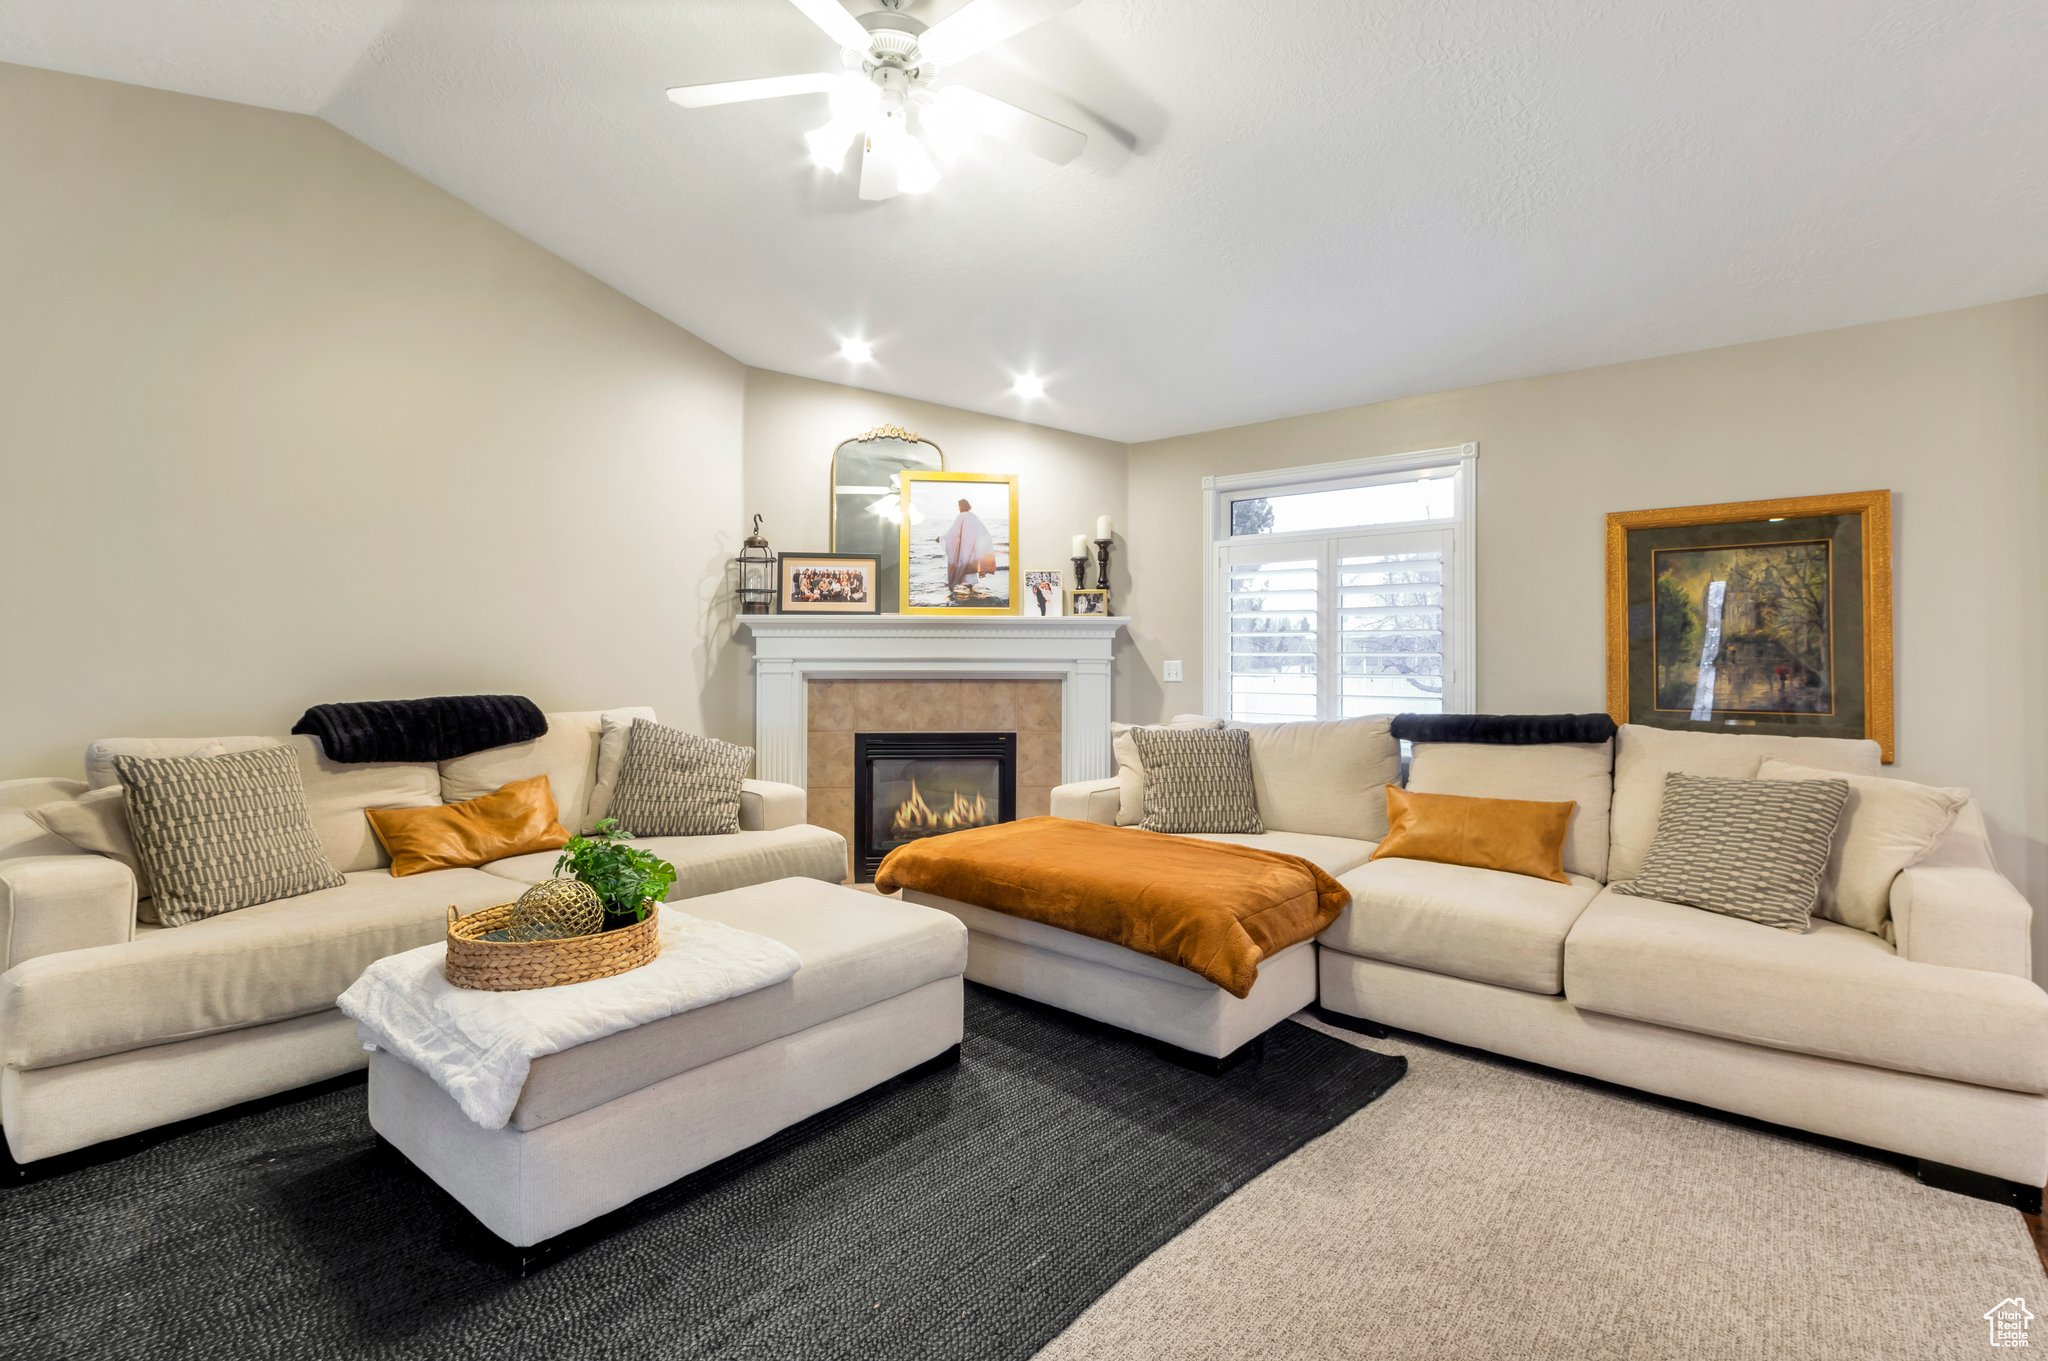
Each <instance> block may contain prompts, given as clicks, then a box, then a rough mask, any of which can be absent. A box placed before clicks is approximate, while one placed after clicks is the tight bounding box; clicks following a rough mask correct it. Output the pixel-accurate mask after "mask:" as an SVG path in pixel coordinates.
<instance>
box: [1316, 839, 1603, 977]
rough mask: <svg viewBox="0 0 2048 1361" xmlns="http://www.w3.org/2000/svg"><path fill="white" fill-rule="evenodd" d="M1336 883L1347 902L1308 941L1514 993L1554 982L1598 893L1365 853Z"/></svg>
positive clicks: (1578, 883) (1581, 886)
mask: <svg viewBox="0 0 2048 1361" xmlns="http://www.w3.org/2000/svg"><path fill="white" fill-rule="evenodd" d="M1337 882H1339V883H1341V884H1342V885H1344V887H1346V888H1348V889H1350V890H1351V906H1349V907H1347V908H1345V909H1344V912H1343V914H1342V915H1341V916H1339V917H1338V918H1337V920H1336V921H1334V922H1332V923H1331V924H1330V926H1329V928H1328V929H1327V930H1325V931H1324V932H1323V934H1322V935H1320V936H1318V937H1317V938H1316V939H1317V940H1319V941H1320V942H1322V944H1324V945H1326V946H1328V947H1330V948H1331V949H1334V950H1342V951H1344V952H1345V953H1346V954H1353V955H1364V956H1365V957H1367V958H1369V959H1383V960H1386V961H1387V962H1388V963H1390V964H1405V965H1407V966H1408V967H1409V968H1413V969H1427V970H1429V971H1430V972H1431V973H1440V974H1449V975H1450V976H1452V977H1453V978H1468V979H1471V980H1472V981H1473V982H1475V983H1492V984H1495V985H1497V986H1499V987H1503V988H1517V989H1520V990H1521V991H1523V992H1537V993H1545V994H1554V993H1558V992H1561V991H1563V990H1564V941H1565V936H1566V934H1567V933H1568V932H1570V930H1571V929H1572V923H1573V922H1575V921H1577V920H1578V916H1579V913H1580V912H1582V911H1584V910H1585V907H1586V904H1587V903H1589V902H1591V901H1592V900H1593V895H1594V894H1596V893H1598V892H1599V891H1600V885H1599V884H1597V883H1595V882H1594V881H1593V880H1591V879H1588V878H1585V877H1584V876H1582V875H1574V876H1572V877H1571V879H1570V881H1569V882H1567V883H1562V884H1554V883H1551V882H1550V881H1549V880H1547V879H1532V878H1530V877H1529V876H1528V875H1526V874H1503V873H1502V872H1501V871H1499V870H1481V869H1473V868H1471V867H1469V866H1466V865H1438V864H1433V863H1431V862H1429V861H1425V860H1375V861H1373V862H1371V863H1370V864H1367V865H1362V866H1360V867H1359V868H1358V869H1355V870H1352V871H1351V872H1350V873H1349V874H1344V875H1340V876H1339V877H1338V880H1337Z"/></svg>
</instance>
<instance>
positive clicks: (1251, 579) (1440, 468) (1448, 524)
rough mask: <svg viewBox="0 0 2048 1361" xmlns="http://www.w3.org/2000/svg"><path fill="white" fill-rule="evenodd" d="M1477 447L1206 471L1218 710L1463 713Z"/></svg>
mask: <svg viewBox="0 0 2048 1361" xmlns="http://www.w3.org/2000/svg"><path fill="white" fill-rule="evenodd" d="M1478 452H1479V451H1478V448H1477V447H1476V446H1474V445H1469V444H1468V445H1465V446H1463V447H1462V448H1456V449H1436V450H1431V451H1429V452H1427V453H1420V454H1404V455H1399V456H1397V457H1395V458H1390V459H1364V460H1360V461H1358V462H1356V463H1349V464H1330V465H1325V466H1323V467H1317V468H1300V469H1295V470H1293V471H1291V472H1280V473H1262V474H1257V475H1254V476H1245V477H1218V478H1208V479H1205V480H1204V483H1203V486H1204V488H1205V490H1206V495H1205V500H1206V502H1207V506H1206V511H1205V513H1206V516H1207V535H1208V541H1209V545H1210V577H1209V590H1208V592H1207V601H1208V613H1207V621H1206V626H1205V635H1206V638H1207V647H1206V651H1207V654H1208V676H1209V684H1210V686H1211V687H1212V688H1211V689H1210V690H1209V696H1210V702H1211V703H1213V704H1214V705H1215V711H1216V712H1220V713H1222V714H1224V715H1226V716H1228V717H1229V718H1231V719H1233V720H1236V721H1239V722H1246V723H1275V722H1286V721H1288V720H1290V719H1309V718H1358V717H1362V716H1365V715H1369V714H1399V713H1427V714H1437V713H1457V712H1464V711H1469V710H1470V709H1471V707H1472V695H1473V685H1472V643H1471V626H1472V605H1471V601H1472V579H1471V578H1472V552H1471V524H1472V511H1471V508H1472V503H1473V471H1474V468H1475V467H1476V460H1477V458H1478Z"/></svg>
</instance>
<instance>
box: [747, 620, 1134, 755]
mask: <svg viewBox="0 0 2048 1361" xmlns="http://www.w3.org/2000/svg"><path fill="white" fill-rule="evenodd" d="M737 622H738V624H739V627H740V628H741V629H743V630H745V631H746V632H747V633H748V634H749V635H750V637H751V639H752V642H753V649H754V752H755V755H754V763H755V770H756V773H758V774H759V776H760V777H761V778H762V779H764V780H782V781H784V782H786V783H789V784H794V785H802V784H804V783H806V781H805V769H804V766H805V761H806V759H807V756H808V752H809V741H808V738H809V733H810V691H809V685H810V682H811V681H813V680H1057V681H1060V682H1062V684H1061V687H1060V693H1061V695H1062V696H1063V703H1062V712H1061V715H1060V767H1061V778H1062V779H1063V780H1068V781H1072V780H1092V779H1097V778H1099V777H1101V776H1104V775H1108V774H1110V773H1111V772H1112V771H1113V770H1114V769H1115V765H1114V763H1113V761H1112V759H1111V757H1110V751H1109V712H1110V662H1111V659H1112V657H1113V655H1114V649H1115V645H1116V636H1117V634H1118V633H1120V632H1122V631H1123V628H1124V625H1125V624H1126V623H1127V622H1128V621H1127V620H1124V619H1122V618H1118V617H1116V616H1114V615H1110V616H1100V615H1077V616H1074V617H1071V618H1060V619H1033V618H1031V617H1029V616H1026V615H1014V614H987V615H966V616H947V615H917V614H754V615H743V616H741V617H740V619H739V620H738V621H737Z"/></svg>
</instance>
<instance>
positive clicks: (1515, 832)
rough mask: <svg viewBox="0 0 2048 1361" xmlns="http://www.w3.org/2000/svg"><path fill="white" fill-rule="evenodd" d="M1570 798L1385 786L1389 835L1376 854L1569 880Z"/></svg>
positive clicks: (1377, 857)
mask: <svg viewBox="0 0 2048 1361" xmlns="http://www.w3.org/2000/svg"><path fill="white" fill-rule="evenodd" d="M1572 812H1573V808H1572V805H1571V804H1569V803H1537V802H1534V801H1532V800H1527V799H1475V798H1468V797H1467V796H1465V795H1463V794H1424V793H1421V792H1420V791H1417V790H1411V789H1401V788H1399V787H1397V786H1395V785H1388V786H1387V836H1386V839H1385V840H1384V841H1382V842H1380V844H1379V845H1378V846H1376V847H1374V848H1373V853H1372V858H1373V859H1375V860H1384V859H1396V860H1430V861H1434V862H1436V863H1437V864H1440V865H1468V866H1470V867H1471V868H1473V869H1479V870H1500V871H1502V872H1503V873H1506V874H1526V875H1528V876H1529V877H1531V878H1533V879H1548V880H1549V881H1550V882H1551V883H1553V884H1563V883H1568V882H1570V881H1569V880H1568V879H1567V878H1566V877H1565V872H1564V838H1565V833H1566V832H1567V831H1568V830H1570V828H1571V822H1572Z"/></svg>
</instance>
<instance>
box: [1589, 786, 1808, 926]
mask: <svg viewBox="0 0 2048 1361" xmlns="http://www.w3.org/2000/svg"><path fill="white" fill-rule="evenodd" d="M1848 801H1849V783H1848V781H1846V780H1730V779H1721V778H1718V777H1715V776H1707V775H1681V774H1678V773H1677V772H1675V771H1674V772H1673V773H1671V774H1669V775H1666V776H1665V777H1664V808H1663V811H1662V812H1661V813H1659V814H1658V816H1657V836H1656V839H1655V840H1653V841H1652V842H1651V843H1650V849H1649V852H1648V853H1647V854H1646V855H1644V857H1643V867H1642V869H1641V870H1640V871H1639V872H1638V873H1637V874H1636V877H1635V878H1634V879H1631V880H1629V881H1628V882H1627V883H1622V884H1613V885H1610V887H1611V888H1613V890H1614V891H1615V892H1616V893H1626V894H1629V895H1631V896H1633V897H1637V898H1657V899H1661V900H1662V901H1664V902H1667V903H1683V904H1684V905H1686V906H1687V907H1699V908H1705V909H1706V910H1707V911H1709V912H1719V913H1721V914H1723V915H1724V916H1729V917H1741V918H1742V919H1743V920H1745V921H1753V922H1760V923H1762V924H1763V925H1765V926H1776V927H1781V928H1783V929H1784V930H1787V931H1804V930H1805V929H1806V924H1807V918H1808V916H1809V915H1811V913H1812V912H1813V905H1814V901H1815V899H1817V898H1818V897H1819V896H1820V885H1821V877H1822V876H1823V875H1824V874H1825V873H1826V872H1827V867H1828V852H1829V851H1830V850H1831V849H1832V848H1833V846H1834V842H1835V825H1836V824H1837V823H1838V822H1840V821H1841V819H1842V808H1843V805H1845V804H1846V803H1847V802H1848Z"/></svg>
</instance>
